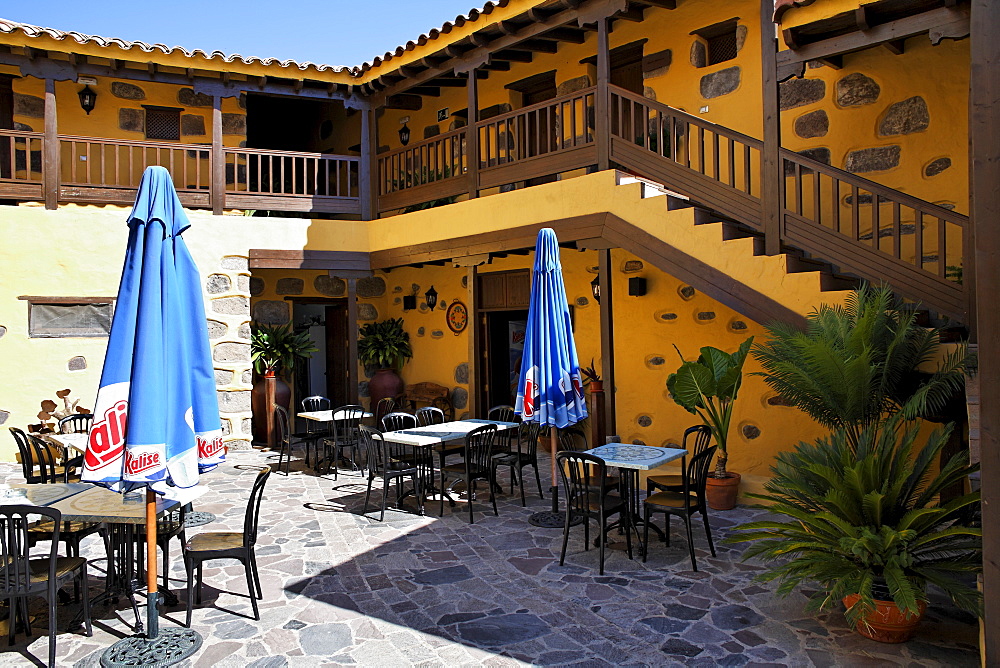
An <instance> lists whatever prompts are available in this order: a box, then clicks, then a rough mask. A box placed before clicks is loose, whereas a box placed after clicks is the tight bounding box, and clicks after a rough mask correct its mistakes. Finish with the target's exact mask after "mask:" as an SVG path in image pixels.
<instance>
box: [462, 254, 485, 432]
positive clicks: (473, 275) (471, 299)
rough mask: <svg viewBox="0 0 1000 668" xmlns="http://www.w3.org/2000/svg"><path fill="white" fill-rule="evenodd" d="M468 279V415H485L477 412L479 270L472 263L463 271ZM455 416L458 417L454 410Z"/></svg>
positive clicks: (466, 303)
mask: <svg viewBox="0 0 1000 668" xmlns="http://www.w3.org/2000/svg"><path fill="white" fill-rule="evenodd" d="M465 277H466V280H467V281H468V283H469V285H468V289H467V291H466V295H465V305H466V307H467V308H468V311H469V325H468V326H467V327H466V329H465V331H467V332H468V333H469V341H468V343H469V415H471V416H472V417H485V416H480V414H479V412H480V411H479V388H480V387H482V384H481V378H480V376H481V374H480V368H479V366H480V365H479V361H480V358H479V348H480V346H479V304H478V300H477V299H476V292H477V290H476V287H477V286H476V283H477V282H478V281H479V270H478V268H477V267H476V266H475V265H473V266H471V267H468V268H467V269H466V272H465ZM455 412H456V415H455V418H456V419H457V418H458V415H457V413H458V411H457V410H456V411H455Z"/></svg>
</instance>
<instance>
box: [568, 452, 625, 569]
mask: <svg viewBox="0 0 1000 668" xmlns="http://www.w3.org/2000/svg"><path fill="white" fill-rule="evenodd" d="M556 462H557V464H558V468H559V474H560V476H561V478H562V483H563V491H564V493H565V494H566V523H565V525H564V526H563V541H562V551H561V552H560V554H559V565H560V566H562V565H563V564H564V563H565V561H566V545H567V544H568V543H569V528H570V526H572V523H573V521H574V519H575V518H577V517H582V518H583V541H584V543H583V549H585V550H589V549H590V520H591V519H596V520H597V527H598V531H599V532H600V533H599V536H600V538H599V544H600V551H601V554H600V573H601V575H604V544H605V543H606V542H607V541H606V534H607V532H608V527H609V524H608V519H609V518H610V517H611V516H612V515H616V514H617V515H619V516H620V518H621V520H622V523H623V524H624V523H625V518H626V516H627V514H628V507H627V505H626V503H625V500H624V499H622V498H621V497H620V496H619V495H617V494H614V493H612V492H611V491H609V488H608V487H607V486H605V485H601V484H600V481H601V480H605V479H607V477H608V466H607V464H605V462H604V460H603V459H601V458H600V457H595V456H594V455H588V454H587V453H585V452H571V451H566V452H560V453H558V454H557V455H556ZM622 528H624V529H625V546H626V548H627V549H628V558H629V559H631V558H632V532H631V527H629V526H623V527H622Z"/></svg>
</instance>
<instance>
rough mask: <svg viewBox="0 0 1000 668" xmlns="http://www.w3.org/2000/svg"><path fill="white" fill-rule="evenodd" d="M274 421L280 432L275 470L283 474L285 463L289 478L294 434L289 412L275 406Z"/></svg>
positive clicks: (282, 407)
mask: <svg viewBox="0 0 1000 668" xmlns="http://www.w3.org/2000/svg"><path fill="white" fill-rule="evenodd" d="M273 419H274V426H275V428H276V429H277V432H278V465H277V466H276V467H275V470H276V471H277V472H278V473H281V463H282V462H283V461H284V462H285V475H286V476H287V475H288V474H289V469H290V468H291V465H292V433H291V429H290V428H289V424H288V410H287V409H286V408H285V407H284V406H278V405H275V407H274V414H273ZM286 457H287V459H286Z"/></svg>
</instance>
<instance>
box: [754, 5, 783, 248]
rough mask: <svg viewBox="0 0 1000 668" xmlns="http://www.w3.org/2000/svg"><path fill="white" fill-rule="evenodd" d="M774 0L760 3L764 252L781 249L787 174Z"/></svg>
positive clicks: (761, 205) (761, 192) (761, 161)
mask: <svg viewBox="0 0 1000 668" xmlns="http://www.w3.org/2000/svg"><path fill="white" fill-rule="evenodd" d="M773 12H774V1H773V0H761V2H760V53H761V72H762V78H761V95H762V101H763V108H764V147H763V148H762V149H761V152H760V171H761V174H760V208H761V212H760V213H761V215H760V220H761V227H762V228H763V230H764V252H765V253H766V254H767V255H777V254H778V253H780V252H781V232H782V224H781V223H782V216H783V211H784V192H785V188H784V186H785V175H784V168H783V165H782V162H781V112H780V110H779V108H778V66H777V57H778V39H777V27H776V26H775V24H774V21H773V20H772V19H771V15H772V13H773Z"/></svg>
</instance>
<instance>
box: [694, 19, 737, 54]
mask: <svg viewBox="0 0 1000 668" xmlns="http://www.w3.org/2000/svg"><path fill="white" fill-rule="evenodd" d="M738 20H739V19H729V20H727V21H721V22H719V23H714V24H712V25H710V26H706V27H704V28H699V29H698V30H695V31H693V32H692V33H691V34H692V35H697V36H698V37H700V38H701V39H702V40H704V44H705V51H706V53H705V60H704V63H705V65H715V64H718V63H724V62H726V61H727V60H732V59H734V58H736V52H737V48H736V44H737V39H736V32H737V21H738Z"/></svg>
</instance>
